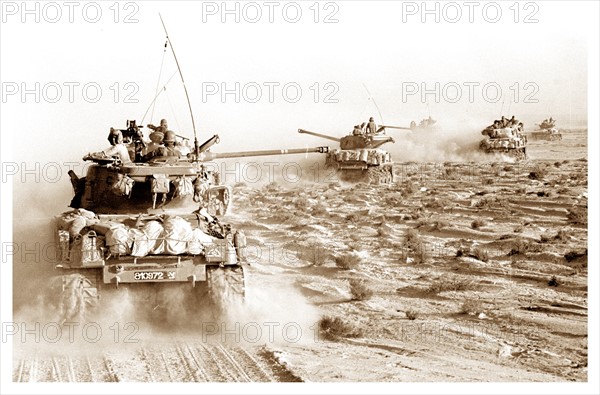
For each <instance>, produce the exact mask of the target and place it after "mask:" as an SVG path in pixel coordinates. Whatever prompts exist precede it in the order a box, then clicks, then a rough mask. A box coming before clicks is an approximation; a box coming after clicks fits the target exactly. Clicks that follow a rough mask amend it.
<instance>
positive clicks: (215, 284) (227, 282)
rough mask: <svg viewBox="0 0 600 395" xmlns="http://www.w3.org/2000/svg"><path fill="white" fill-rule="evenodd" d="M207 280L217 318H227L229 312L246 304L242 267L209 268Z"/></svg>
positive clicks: (207, 269)
mask: <svg viewBox="0 0 600 395" xmlns="http://www.w3.org/2000/svg"><path fill="white" fill-rule="evenodd" d="M206 280H207V283H208V296H209V299H210V301H211V304H212V307H213V312H214V314H215V316H217V317H220V318H225V317H226V316H227V313H228V312H230V311H233V312H235V311H236V310H237V309H239V308H240V307H241V306H242V304H243V303H244V295H245V293H246V286H245V280H244V269H243V268H242V266H240V265H236V266H224V267H219V266H209V267H207V268H206Z"/></svg>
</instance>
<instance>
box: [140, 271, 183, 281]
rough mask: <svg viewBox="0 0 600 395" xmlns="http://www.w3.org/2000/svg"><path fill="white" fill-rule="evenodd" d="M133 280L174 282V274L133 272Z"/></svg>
mask: <svg viewBox="0 0 600 395" xmlns="http://www.w3.org/2000/svg"><path fill="white" fill-rule="evenodd" d="M133 279H134V280H138V281H160V280H175V272H158V271H156V272H155V271H152V272H135V273H133Z"/></svg>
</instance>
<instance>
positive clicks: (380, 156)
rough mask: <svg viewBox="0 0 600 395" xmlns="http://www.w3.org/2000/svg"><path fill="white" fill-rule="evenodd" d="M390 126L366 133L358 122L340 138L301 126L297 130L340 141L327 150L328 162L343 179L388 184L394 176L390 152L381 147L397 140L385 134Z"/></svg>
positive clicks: (326, 162) (326, 160)
mask: <svg viewBox="0 0 600 395" xmlns="http://www.w3.org/2000/svg"><path fill="white" fill-rule="evenodd" d="M387 127H388V126H380V127H379V128H378V129H377V132H376V133H366V132H365V131H364V130H363V129H362V128H361V127H360V126H359V125H357V126H355V128H354V131H353V132H351V133H350V134H349V135H347V136H344V137H341V138H338V137H333V136H329V135H326V134H321V133H315V132H310V131H308V130H304V129H298V133H301V134H309V135H312V136H317V137H321V138H325V139H328V140H332V141H336V142H339V144H340V145H339V148H336V149H334V150H330V151H329V152H327V153H326V158H325V164H326V166H328V167H331V168H333V169H335V171H336V173H337V174H338V177H339V178H340V179H341V180H343V181H351V182H357V181H363V182H369V183H377V184H387V183H391V182H393V180H394V171H393V162H392V158H391V155H390V153H389V152H387V151H385V150H383V149H381V148H380V147H381V146H382V145H384V144H387V143H394V139H393V138H392V137H390V136H387V135H385V128H387ZM373 130H375V129H373Z"/></svg>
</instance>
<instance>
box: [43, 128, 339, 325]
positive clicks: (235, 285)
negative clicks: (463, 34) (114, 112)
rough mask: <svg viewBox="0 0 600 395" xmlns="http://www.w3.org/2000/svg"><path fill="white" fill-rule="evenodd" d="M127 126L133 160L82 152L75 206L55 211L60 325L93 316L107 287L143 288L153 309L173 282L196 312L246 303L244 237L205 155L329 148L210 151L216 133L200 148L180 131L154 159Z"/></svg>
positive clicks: (74, 183) (134, 290)
mask: <svg viewBox="0 0 600 395" xmlns="http://www.w3.org/2000/svg"><path fill="white" fill-rule="evenodd" d="M128 124H130V125H131V127H132V128H133V127H134V126H135V123H134V121H133V123H131V121H128ZM128 129H129V128H128ZM138 129H139V127H138ZM124 130H127V129H124ZM114 131H115V130H114V129H112V128H111V135H112V134H113V133H114ZM121 133H122V135H123V140H122V143H120V144H122V145H123V146H124V147H125V148H126V149H127V154H128V155H129V160H130V161H127V163H126V161H124V160H123V159H122V158H121V157H120V156H119V155H115V156H107V155H106V154H103V153H93V154H88V155H86V156H85V157H84V158H83V159H84V160H86V161H89V162H91V164H90V165H89V166H86V167H87V173H86V175H85V177H81V178H79V177H77V175H75V173H74V172H70V173H69V175H70V177H71V183H72V186H73V190H74V197H73V199H72V201H71V203H70V207H71V208H73V210H71V211H68V212H65V213H63V214H61V215H59V216H57V217H56V238H57V243H58V252H59V254H58V256H59V263H58V264H57V265H56V268H57V269H59V270H60V271H61V275H60V276H59V278H60V281H59V283H58V284H56V286H55V291H56V294H55V295H54V298H53V301H52V302H50V303H51V304H52V305H53V307H54V308H55V311H56V314H57V320H58V322H61V323H65V322H67V321H78V320H87V319H88V318H87V317H88V315H89V313H90V312H93V311H95V310H96V308H97V307H98V306H99V304H100V303H99V301H100V294H101V293H106V292H110V293H113V292H123V295H126V294H129V295H136V299H137V296H140V295H141V296H142V297H141V299H143V302H142V303H141V305H142V306H146V307H147V308H149V309H150V310H152V311H161V310H162V309H163V308H164V307H165V304H166V303H167V301H166V300H162V299H161V296H160V295H161V292H164V290H165V288H170V287H180V289H184V290H186V291H187V292H186V293H185V295H186V298H185V300H184V301H183V302H182V303H183V305H184V307H185V308H186V309H190V310H191V311H194V310H195V309H197V308H198V306H200V305H202V304H203V303H206V305H209V306H210V307H211V308H210V310H211V312H212V313H211V314H213V316H214V315H219V316H221V315H224V314H226V312H227V310H228V309H230V308H231V307H232V306H238V305H241V303H242V302H243V299H244V294H245V291H244V290H245V280H244V266H245V265H244V253H243V252H244V249H245V246H246V238H245V235H244V232H243V230H236V229H233V228H232V227H231V225H229V224H226V223H223V222H221V220H220V219H219V216H221V215H223V214H225V213H226V212H227V209H228V207H229V203H230V199H231V188H230V187H229V186H226V185H222V184H221V180H220V177H219V174H218V172H216V171H209V170H208V167H207V166H206V164H205V162H206V161H209V160H214V159H219V158H236V157H248V156H264V155H282V154H299V153H307V152H317V153H326V152H327V150H328V149H327V147H317V148H314V149H291V150H267V151H240V152H228V153H211V152H210V151H209V149H210V148H211V147H212V146H213V145H214V144H216V143H218V142H219V136H218V135H214V136H213V137H211V138H210V139H208V140H207V141H206V142H205V143H203V144H201V145H199V144H197V143H196V144H194V145H195V147H194V148H191V147H189V143H188V142H186V141H185V138H181V136H179V141H178V144H174V147H175V148H177V149H178V152H179V153H178V154H177V155H154V156H152V157H148V156H144V155H142V153H143V152H144V148H148V147H147V146H148V145H149V144H151V143H146V142H144V140H143V136H142V134H141V133H137V132H136V133H129V132H128V133H123V132H122V131H121ZM167 133H169V132H167ZM171 133H172V132H171ZM117 134H118V133H117ZM111 135H109V139H110V136H111ZM165 141H167V140H166V139H165ZM165 145H166V143H165ZM163 148H164V147H163ZM171 148H173V147H171ZM164 152H166V151H164ZM164 152H163V151H160V153H164ZM186 152H187V154H186ZM158 307H160V308H158Z"/></svg>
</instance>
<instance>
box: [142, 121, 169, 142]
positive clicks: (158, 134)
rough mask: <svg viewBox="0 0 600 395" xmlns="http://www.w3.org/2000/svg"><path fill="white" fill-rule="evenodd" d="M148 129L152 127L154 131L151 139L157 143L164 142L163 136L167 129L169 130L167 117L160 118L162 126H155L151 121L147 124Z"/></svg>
mask: <svg viewBox="0 0 600 395" xmlns="http://www.w3.org/2000/svg"><path fill="white" fill-rule="evenodd" d="M147 126H148V129H152V130H153V132H152V133H150V140H151V141H152V142H153V143H156V144H162V141H163V138H164V136H165V134H166V133H167V131H168V130H169V126H168V125H167V120H166V119H161V120H160V126H154V125H152V124H151V123H150V124H148V125H147Z"/></svg>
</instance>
